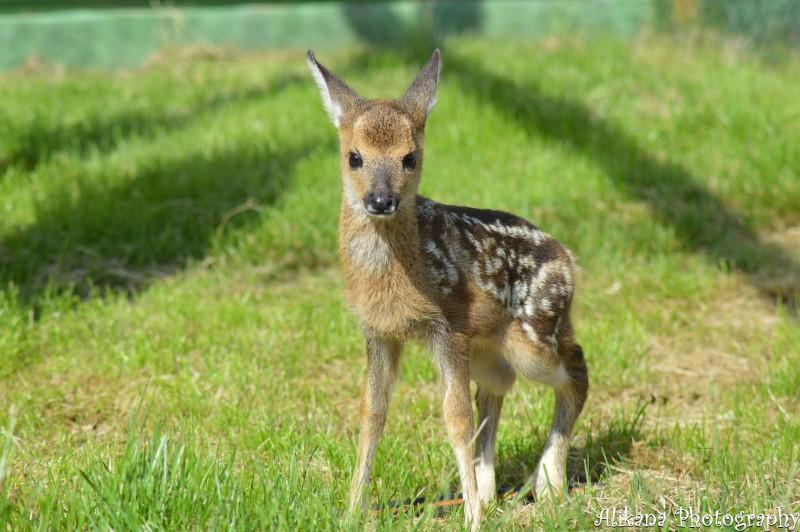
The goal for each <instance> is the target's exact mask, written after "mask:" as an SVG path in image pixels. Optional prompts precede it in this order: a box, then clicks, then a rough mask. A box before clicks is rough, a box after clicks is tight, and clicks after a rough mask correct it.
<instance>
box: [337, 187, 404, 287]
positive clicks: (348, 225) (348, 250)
mask: <svg viewBox="0 0 800 532" xmlns="http://www.w3.org/2000/svg"><path fill="white" fill-rule="evenodd" d="M339 248H340V249H339V251H340V255H341V258H342V264H343V266H344V267H345V269H346V270H347V269H353V270H356V271H358V272H359V274H360V275H378V276H381V275H388V274H393V273H395V274H396V272H394V271H393V270H395V269H396V268H397V267H403V268H405V269H408V268H409V267H412V269H413V263H414V262H415V261H416V260H417V259H418V257H419V227H418V222H417V216H416V209H415V206H414V205H401V206H400V208H399V209H398V211H397V213H396V214H395V215H394V216H393V217H392V218H391V219H389V220H380V219H377V220H376V219H373V218H370V217H368V216H367V215H366V214H365V213H364V212H363V209H359V210H357V208H356V207H355V206H353V205H351V204H350V203H349V202H347V201H346V200H345V201H343V202H342V209H341V215H340V223H339Z"/></svg>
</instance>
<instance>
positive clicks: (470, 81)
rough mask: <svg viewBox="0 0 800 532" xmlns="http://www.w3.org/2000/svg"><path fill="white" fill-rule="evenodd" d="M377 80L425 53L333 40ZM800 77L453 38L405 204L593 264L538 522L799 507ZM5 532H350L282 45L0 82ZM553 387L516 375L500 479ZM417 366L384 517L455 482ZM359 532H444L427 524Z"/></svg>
mask: <svg viewBox="0 0 800 532" xmlns="http://www.w3.org/2000/svg"><path fill="white" fill-rule="evenodd" d="M323 55H325V54H320V57H321V59H323V60H325V61H326V64H330V65H331V66H332V67H334V68H335V69H336V70H337V71H338V72H339V73H340V74H342V75H343V76H344V77H345V78H346V79H348V81H350V82H352V84H353V86H354V87H355V88H356V89H358V90H359V91H360V92H362V93H363V94H365V95H366V96H371V97H378V96H392V95H398V94H400V93H401V91H402V90H403V89H404V88H405V85H406V84H407V83H408V81H409V80H410V79H412V76H413V74H414V72H415V70H416V69H417V68H418V67H419V65H420V64H421V62H422V61H423V60H424V57H421V58H416V57H410V56H407V55H404V54H402V53H397V52H365V51H359V50H353V51H350V52H347V53H340V54H328V56H327V58H326V57H322V56H323ZM798 66H800V59H799V58H798V57H797V56H796V54H794V53H791V52H788V53H787V54H786V56H785V57H784V58H783V59H782V61H781V62H780V63H777V64H771V63H767V62H766V61H765V60H764V59H763V58H762V57H760V56H759V55H758V54H757V53H753V52H748V51H746V50H743V49H741V48H739V47H736V46H735V45H734V44H731V43H727V42H725V41H722V42H719V41H714V42H712V43H710V44H703V43H694V44H687V43H680V42H676V41H673V40H667V39H660V38H654V37H651V38H643V39H640V40H637V41H634V42H632V43H621V42H617V41H606V40H599V41H588V40H579V39H575V38H552V39H549V40H546V41H542V42H540V43H536V44H509V43H488V42H484V41H468V40H460V41H450V42H448V43H447V44H446V46H445V48H444V74H443V81H442V84H441V88H440V94H439V103H438V104H437V107H436V109H435V110H434V112H433V114H432V116H431V119H430V122H429V126H428V131H427V132H426V160H425V170H424V172H423V185H422V190H423V193H425V194H427V195H429V196H431V197H433V198H435V199H438V200H440V201H444V202H448V203H461V204H468V205H473V206H482V207H491V208H496V209H504V210H509V211H512V212H515V213H517V214H520V215H523V216H526V217H527V218H529V219H531V220H532V221H533V222H535V223H537V224H538V225H539V226H541V227H542V228H544V229H545V230H546V231H548V232H550V233H552V234H553V235H555V236H556V237H557V238H559V239H560V240H561V241H563V242H564V243H565V244H567V245H568V246H569V247H570V248H571V249H572V250H573V251H574V252H575V254H576V255H577V256H578V258H579V263H580V265H581V272H580V284H579V289H578V296H577V299H576V303H575V321H576V326H577V334H578V337H579V339H580V341H581V343H582V344H583V346H584V349H585V351H586V353H587V359H588V361H589V364H590V372H591V373H590V375H591V380H592V388H591V394H590V399H589V402H588V403H587V406H586V410H585V412H584V415H583V416H582V418H581V421H580V422H579V425H578V427H577V430H576V436H575V440H574V442H573V452H572V453H571V457H570V468H569V469H570V476H571V479H572V482H573V484H575V485H577V486H579V489H578V490H575V491H574V492H573V494H572V495H571V496H570V497H569V498H567V499H566V500H565V501H564V502H562V503H559V504H557V505H535V504H534V505H528V504H522V503H521V502H519V501H512V502H504V503H499V504H498V505H496V507H494V508H492V509H491V511H490V512H489V514H488V518H487V519H488V521H487V524H488V526H489V527H490V528H505V527H527V526H534V527H537V528H538V527H547V526H556V525H571V526H576V527H578V528H585V527H587V526H589V525H590V524H591V523H592V522H593V521H594V519H595V514H596V512H598V511H599V510H600V509H601V508H603V507H609V506H612V505H614V504H617V505H618V506H622V505H626V504H627V505H628V506H631V507H633V508H639V509H642V510H652V509H654V508H667V510H669V508H671V507H672V506H674V505H692V506H693V507H694V508H695V509H696V510H697V511H701V512H702V511H711V512H713V511H714V510H720V511H723V512H731V513H734V512H738V511H740V510H741V511H745V512H763V511H772V510H774V508H775V507H776V506H783V507H784V508H790V509H794V511H798V500H800V494H798V488H797V485H798V484H797V480H800V472H799V471H798V468H797V465H796V464H797V456H798V452H800V447H799V444H798V442H800V408H798V404H799V403H798V399H800V396H798V393H799V392H798V390H800V370H799V369H798V368H800V331H799V330H798V327H797V318H796V305H797V299H796V298H797V293H798V290H799V289H800V267H798V264H800V255H799V254H798V249H800V231H798V226H800V178H799V177H800V176H798V168H800V142H798V140H800V129H798V128H800V126H798V124H799V123H800V121H798V120H797V119H798V117H800V101H798V100H797V98H796V97H795V92H796V90H795V83H796V75H797V73H798V71H800V69H799V68H798ZM0 101H3V102H4V104H3V106H2V107H0V165H2V174H1V175H0V211H1V212H2V216H0V427H3V430H2V432H1V433H0V522H2V523H3V524H4V525H5V526H4V527H3V528H11V529H26V528H78V527H86V528H115V529H137V528H142V527H159V528H169V529H175V528H216V527H225V528H240V529H254V528H269V529H276V528H277V529H297V528H311V527H314V528H320V529H339V528H356V527H358V526H359V525H358V523H354V522H352V521H348V520H347V519H346V518H345V514H344V508H345V499H346V492H347V485H348V482H349V475H350V470H351V468H352V466H353V461H354V458H355V439H356V435H357V419H358V401H359V396H360V390H361V384H362V379H363V374H364V364H365V363H364V355H363V347H362V341H361V338H360V335H359V333H358V330H357V326H356V323H355V322H354V320H353V318H352V317H351V316H350V315H349V314H348V312H347V310H346V308H345V306H344V304H343V302H342V298H341V281H340V278H339V274H338V270H337V266H336V217H337V213H338V207H339V193H340V192H339V187H340V183H339V177H338V153H337V151H338V150H337V148H336V146H337V144H336V139H335V133H334V130H333V128H332V127H330V125H329V124H328V121H327V117H325V115H324V112H323V110H322V108H321V106H320V105H319V101H318V95H317V94H316V88H315V87H314V85H313V83H312V82H311V80H310V77H309V76H308V73H307V72H306V67H305V64H304V60H303V57H302V56H301V55H299V54H275V55H259V54H246V53H242V52H235V51H229V50H228V51H214V52H203V53H185V52H182V51H180V52H174V53H167V54H164V55H163V56H162V57H160V58H158V59H157V60H155V61H153V62H152V64H150V65H148V66H146V67H144V68H142V69H138V70H135V71H128V72H122V73H118V74H102V73H89V72H64V71H61V70H59V69H49V68H32V69H28V70H25V71H18V72H14V73H10V74H6V75H4V76H3V77H2V78H0ZM551 410H552V397H551V394H550V392H549V391H548V390H546V389H544V388H542V387H539V386H536V385H534V384H531V383H526V382H520V383H519V384H518V385H517V386H516V387H515V388H514V390H513V391H512V392H511V393H510V394H509V396H508V398H507V400H506V402H505V406H504V413H503V423H502V424H501V429H500V435H499V442H498V474H499V479H498V480H499V484H501V485H506V486H521V485H523V484H524V483H525V482H526V480H527V478H528V475H530V474H531V473H532V471H533V467H534V466H535V464H536V460H537V459H538V454H539V453H540V451H541V448H542V446H543V444H544V439H545V437H546V434H547V429H548V426H549V422H550V416H551ZM451 454H452V453H451V451H450V449H449V446H448V445H447V442H446V437H445V434H444V430H443V428H442V423H441V419H440V392H439V386H438V383H437V373H436V371H435V367H434V365H433V363H432V361H431V360H430V357H429V356H428V355H427V353H425V352H424V351H423V350H422V349H420V348H419V347H418V346H410V347H409V348H408V349H407V353H406V356H405V358H404V360H403V364H402V369H401V376H400V382H399V383H398V386H397V389H396V392H395V402H394V404H393V406H392V408H391V413H390V418H389V424H388V427H387V431H386V434H385V436H384V438H383V440H382V442H381V445H380V447H379V451H378V457H377V459H376V469H375V475H374V484H373V486H372V488H371V490H370V500H371V502H373V503H375V504H378V503H386V502H388V501H392V500H395V501H396V500H404V499H407V498H413V497H415V496H417V495H420V494H422V495H425V496H427V497H430V498H436V497H437V496H438V495H439V494H441V493H445V492H448V491H450V490H452V489H453V488H454V487H455V486H456V485H457V472H456V470H455V463H454V460H453V459H452V456H451ZM369 520H370V522H371V523H372V524H373V526H375V527H381V528H383V527H384V526H396V527H400V528H415V527H416V528H424V529H427V528H450V527H453V526H460V523H461V520H462V517H461V515H460V513H459V512H458V511H456V512H454V513H452V514H451V515H447V516H444V517H442V516H438V515H436V514H435V513H434V512H433V510H432V509H427V510H425V511H424V512H423V515H421V516H413V515H410V514H404V513H400V514H397V515H395V514H394V513H393V512H392V511H391V510H390V509H388V508H384V509H383V510H380V511H379V512H377V513H376V514H375V515H372V516H370V517H369Z"/></svg>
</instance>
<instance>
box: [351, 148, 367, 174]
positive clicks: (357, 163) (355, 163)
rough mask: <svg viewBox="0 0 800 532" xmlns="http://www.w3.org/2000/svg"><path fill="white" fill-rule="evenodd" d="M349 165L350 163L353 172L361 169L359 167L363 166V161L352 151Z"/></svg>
mask: <svg viewBox="0 0 800 532" xmlns="http://www.w3.org/2000/svg"><path fill="white" fill-rule="evenodd" d="M349 163H350V168H352V169H353V170H355V169H356V168H361V166H362V165H363V164H364V160H363V159H362V158H361V156H360V155H359V154H357V153H356V152H354V151H351V152H350V159H349Z"/></svg>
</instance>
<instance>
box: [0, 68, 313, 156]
mask: <svg viewBox="0 0 800 532" xmlns="http://www.w3.org/2000/svg"><path fill="white" fill-rule="evenodd" d="M305 82H307V77H306V76H301V75H299V74H292V75H286V76H283V77H280V78H278V79H277V80H275V81H274V82H272V83H270V84H269V85H268V86H250V87H247V88H245V89H243V90H239V91H234V92H231V93H225V94H214V95H213V96H211V97H210V98H208V99H206V100H204V101H200V102H196V103H195V104H194V105H191V106H187V107H185V108H182V109H176V110H167V111H164V110H160V109H153V108H152V107H148V108H145V109H135V108H133V109H125V110H121V111H116V112H111V113H109V112H100V113H97V114H95V115H93V116H91V117H89V118H88V119H87V120H84V121H81V122H75V123H71V124H64V123H63V122H62V121H60V120H57V119H56V120H54V119H52V117H46V118H43V119H40V120H38V121H34V122H33V123H31V124H27V125H26V126H25V127H22V128H20V129H16V130H15V131H14V132H13V134H12V135H11V138H10V141H9V144H10V147H8V148H7V149H6V150H5V153H2V152H0V155H1V156H2V157H3V161H0V168H2V165H8V166H19V167H21V168H23V169H25V170H33V169H35V168H36V167H37V166H38V165H39V164H40V163H43V162H46V161H47V160H48V159H50V158H51V157H52V156H53V155H55V154H57V153H59V152H62V151H69V152H72V153H74V154H77V155H79V156H84V155H85V154H86V153H88V152H89V151H90V150H96V151H98V152H100V153H105V152H109V151H111V150H113V149H114V148H115V147H116V146H117V145H118V144H119V143H120V142H122V141H124V140H125V139H127V138H129V137H132V136H144V137H150V136H153V135H155V134H157V133H159V132H161V131H164V130H169V129H174V128H179V127H183V126H185V125H186V124H187V123H189V122H191V121H192V120H195V119H196V118H197V116H198V115H199V114H206V113H212V112H214V111H216V110H219V109H220V108H223V107H224V106H226V105H231V104H236V103H245V102H253V101H258V100H261V99H263V98H265V97H268V96H269V95H274V94H276V93H278V92H280V91H281V90H283V89H284V88H287V87H289V86H291V85H295V84H298V83H305ZM56 118H57V117H56Z"/></svg>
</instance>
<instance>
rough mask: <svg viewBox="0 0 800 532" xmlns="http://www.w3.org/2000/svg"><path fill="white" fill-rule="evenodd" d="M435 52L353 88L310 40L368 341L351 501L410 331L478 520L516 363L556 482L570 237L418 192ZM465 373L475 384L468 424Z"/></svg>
mask: <svg viewBox="0 0 800 532" xmlns="http://www.w3.org/2000/svg"><path fill="white" fill-rule="evenodd" d="M439 55H440V54H439V50H436V51H434V53H433V56H432V57H431V59H430V61H428V63H427V64H426V65H425V67H424V68H423V69H422V71H421V72H420V73H419V75H418V76H417V78H416V79H415V80H414V82H413V83H412V84H411V86H410V87H409V88H408V90H407V91H406V93H405V94H404V95H403V96H402V97H401V98H400V99H397V100H367V99H364V98H362V97H360V96H359V95H358V94H356V92H355V91H354V90H353V89H351V88H350V87H349V86H348V85H347V84H346V83H345V82H343V81H342V80H341V79H339V78H338V77H336V76H335V75H334V74H333V73H331V71H330V70H328V69H327V68H325V67H324V66H322V65H321V64H319V63H318V62H317V60H316V59H315V58H314V54H313V52H311V51H310V50H309V52H308V65H309V67H310V68H311V72H312V74H313V75H314V79H315V81H316V83H317V85H318V86H319V90H320V92H321V93H322V101H323V103H324V105H325V109H326V110H327V112H328V114H329V115H330V118H331V120H332V121H333V123H334V125H335V126H336V127H337V128H338V131H339V140H340V142H341V174H342V185H343V193H342V202H341V210H340V220H339V254H340V257H341V262H342V270H343V272H344V277H345V297H346V299H347V303H348V304H349V306H350V308H351V309H352V310H353V311H354V312H355V314H356V316H357V317H358V319H359V321H360V324H361V328H362V329H363V334H364V337H365V339H366V351H367V378H366V385H365V387H364V395H363V398H362V400H361V435H360V438H359V443H358V461H357V465H356V468H355V473H354V475H353V481H352V484H351V489H350V507H351V510H353V511H363V510H364V509H365V508H366V504H367V503H366V496H365V489H366V487H367V484H368V482H369V479H370V470H371V467H372V461H373V458H374V456H375V448H376V445H377V442H378V438H379V437H380V435H381V432H382V430H383V427H384V424H385V422H386V412H387V408H388V406H389V397H390V394H391V390H392V385H393V382H394V379H395V375H396V373H397V367H398V362H399V360H400V355H401V350H402V347H403V344H404V343H405V342H406V341H408V340H420V341H422V342H424V343H426V344H427V345H428V346H430V349H431V350H432V351H433V354H434V356H435V359H436V362H437V365H438V366H439V369H440V372H441V376H442V381H443V388H444V399H443V402H444V415H443V417H444V422H445V425H446V427H447V434H448V436H449V438H450V442H451V443H452V446H453V448H454V449H455V455H456V461H457V463H458V471H459V474H460V478H461V488H462V490H463V494H464V503H465V519H466V521H467V523H469V524H471V526H472V528H473V529H476V528H477V527H478V524H479V521H480V517H481V511H482V506H484V505H485V504H486V503H487V502H488V501H490V500H491V499H492V497H493V496H494V495H495V478H494V454H495V436H496V434H497V426H498V422H499V419H500V408H501V406H502V403H503V396H504V395H505V393H506V392H507V391H508V390H509V388H510V387H511V385H512V384H513V383H514V380H515V378H516V372H519V373H522V374H523V375H524V376H526V377H528V378H529V379H533V380H536V381H539V382H542V383H545V384H548V385H550V386H552V387H553V388H554V389H555V396H556V406H555V415H554V418H553V424H552V428H551V430H550V435H549V438H548V440H547V444H546V446H545V449H544V454H543V456H542V457H541V460H540V462H539V464H538V466H537V468H536V471H535V479H534V489H535V493H536V495H537V497H542V496H546V495H547V494H549V493H552V494H560V493H562V492H563V489H564V482H565V476H566V473H565V469H566V459H567V451H568V449H569V440H570V434H571V432H572V428H573V425H574V424H575V420H576V419H577V417H578V415H579V414H580V412H581V409H582V408H583V403H584V401H585V400H586V394H587V391H588V387H589V380H588V373H587V369H586V362H585V361H584V358H583V352H582V350H581V347H580V346H579V345H578V344H577V343H575V340H574V337H573V330H572V325H571V323H570V317H569V311H570V304H571V302H572V293H573V284H574V281H573V280H574V276H575V274H574V269H573V263H572V258H571V255H570V253H569V252H568V251H567V250H566V248H564V247H563V246H562V245H561V244H559V243H558V242H557V241H556V240H555V239H553V238H552V237H550V236H549V235H547V234H545V233H543V232H542V231H540V230H539V229H538V228H536V227H535V226H533V225H531V224H530V223H528V222H527V221H525V220H523V219H522V218H518V217H516V216H514V215H511V214H508V213H505V212H500V211H492V210H481V209H472V208H469V207H456V206H452V205H443V204H440V203H436V202H434V201H431V200H429V199H427V198H424V197H422V196H419V195H417V188H418V187H419V182H420V173H421V171H422V160H423V137H424V132H425V122H426V120H427V118H428V114H429V113H430V111H431V108H432V107H433V105H434V103H435V102H436V86H437V84H438V81H439V71H440V59H439ZM470 379H471V380H473V381H475V382H476V383H477V393H476V397H475V400H476V404H477V407H478V428H477V433H476V432H475V429H473V414H472V400H471V397H470ZM473 446H474V451H473Z"/></svg>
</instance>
